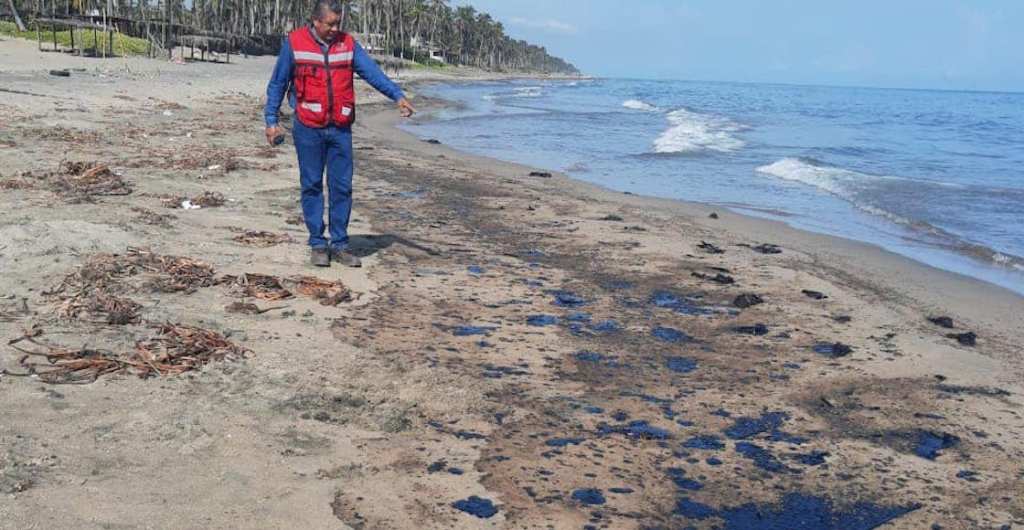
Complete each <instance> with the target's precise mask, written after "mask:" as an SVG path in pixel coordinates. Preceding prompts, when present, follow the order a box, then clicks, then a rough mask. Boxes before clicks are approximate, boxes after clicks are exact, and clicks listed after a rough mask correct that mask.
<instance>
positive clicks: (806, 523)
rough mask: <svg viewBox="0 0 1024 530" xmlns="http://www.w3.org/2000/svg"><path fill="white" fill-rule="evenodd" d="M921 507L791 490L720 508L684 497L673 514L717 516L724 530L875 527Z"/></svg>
mask: <svg viewBox="0 0 1024 530" xmlns="http://www.w3.org/2000/svg"><path fill="white" fill-rule="evenodd" d="M920 507H921V506H920V505H919V504H909V505H903V506H882V505H877V504H873V503H870V502H858V503H854V504H851V505H849V506H844V507H839V506H836V505H835V504H834V503H833V501H831V500H830V499H828V498H825V497H816V496H813V495H807V494H803V493H789V494H787V495H785V496H784V497H783V498H782V500H781V501H780V502H779V503H778V504H768V505H765V504H755V503H750V504H744V505H742V506H738V507H734V508H723V509H720V510H716V509H714V508H712V507H711V506H708V505H706V504H702V503H700V502H697V501H694V500H691V499H689V498H686V497H684V498H681V499H679V500H678V501H677V503H676V509H675V512H674V513H675V514H676V515H678V516H680V517H682V518H686V519H691V520H696V521H703V520H705V519H711V518H718V519H721V520H722V522H723V523H724V526H723V527H722V528H724V529H725V530H796V529H807V530H811V529H813V530H872V529H874V528H878V527H879V526H882V525H884V524H886V523H888V522H891V521H893V520H895V519H897V518H899V517H901V516H903V515H906V514H908V513H910V512H913V511H915V510H917V509H920Z"/></svg>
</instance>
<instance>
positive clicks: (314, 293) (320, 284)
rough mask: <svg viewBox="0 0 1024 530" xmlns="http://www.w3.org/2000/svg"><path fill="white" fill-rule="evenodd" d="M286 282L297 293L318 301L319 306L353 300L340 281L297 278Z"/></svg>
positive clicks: (305, 277) (334, 304)
mask: <svg viewBox="0 0 1024 530" xmlns="http://www.w3.org/2000/svg"><path fill="white" fill-rule="evenodd" d="M288 281H289V283H291V284H293V285H294V289H295V290H296V291H298V292H299V293H301V294H304V295H306V296H308V297H310V298H313V299H315V300H319V301H320V305H324V306H337V305H338V304H341V303H344V302H351V301H352V300H353V298H352V291H350V290H349V289H348V288H347V287H345V285H344V284H343V283H341V282H340V281H333V282H332V281H327V280H321V279H319V278H315V277H313V276H298V277H295V278H290V279H289V280H288Z"/></svg>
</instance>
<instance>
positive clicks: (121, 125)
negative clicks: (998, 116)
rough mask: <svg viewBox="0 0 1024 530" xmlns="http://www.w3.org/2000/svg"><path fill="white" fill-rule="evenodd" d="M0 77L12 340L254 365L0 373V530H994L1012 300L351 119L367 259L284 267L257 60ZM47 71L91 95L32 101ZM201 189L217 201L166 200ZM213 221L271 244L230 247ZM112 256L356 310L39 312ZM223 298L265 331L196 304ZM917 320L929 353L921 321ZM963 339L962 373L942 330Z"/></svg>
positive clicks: (1001, 521)
mask: <svg viewBox="0 0 1024 530" xmlns="http://www.w3.org/2000/svg"><path fill="white" fill-rule="evenodd" d="M0 61H3V62H0V66H2V68H0V88H4V89H7V90H9V92H6V93H4V99H3V101H2V103H0V110H2V111H3V113H4V121H3V125H2V128H0V162H2V164H0V175H2V176H3V178H2V179H0V183H3V182H7V181H9V180H12V179H15V180H17V179H20V182H27V184H19V185H18V186H5V187H3V188H0V194H2V195H3V196H4V198H5V199H6V202H7V204H9V205H16V207H12V208H8V209H5V210H4V211H3V212H2V213H0V268H2V270H3V271H4V272H3V275H2V277H0V296H6V297H7V298H6V299H2V300H0V337H3V338H5V339H15V338H17V337H19V336H22V335H24V334H25V330H26V329H27V328H31V327H32V326H36V328H35V329H37V330H41V332H42V334H41V335H40V336H38V337H37V339H38V340H39V341H41V342H45V343H47V344H54V345H60V346H63V347H66V348H79V347H82V345H83V344H85V345H87V346H88V347H90V348H96V349H105V350H110V351H115V352H120V351H131V350H133V349H134V348H136V347H137V345H138V343H139V342H140V341H146V340H148V339H149V338H151V337H152V336H153V334H154V333H155V331H154V328H153V327H152V323H163V322H172V323H180V324H184V325H189V326H196V327H200V328H203V329H208V330H212V331H215V332H217V333H220V334H222V335H223V336H225V337H226V339H227V340H230V341H232V342H234V343H236V344H237V345H239V346H240V347H244V348H247V349H249V350H251V352H250V353H248V354H247V355H246V357H245V358H244V359H239V360H235V361H223V362H213V363H210V364H208V365H206V366H205V367H204V368H202V369H201V370H198V371H193V372H188V373H186V374H183V375H178V376H169V377H161V378H150V379H140V378H138V377H135V376H133V375H131V374H130V373H124V372H122V373H117V374H111V375H106V376H103V377H101V378H99V380H97V381H96V382H94V383H91V384H85V385H50V384H46V383H45V382H43V381H41V380H39V379H38V378H24V377H16V376H12V375H4V376H2V377H0V399H2V400H3V402H4V403H5V406H4V407H3V408H2V409H0V447H2V452H0V493H2V494H3V495H2V496H0V515H2V518H0V527H5V528H26V527H32V526H36V527H41V528H53V527H75V528H109V527H117V526H125V527H154V528H165V527H178V528H181V527H187V528H239V527H243V528H285V527H291V528H294V527H304V528H338V527H350V528H367V529H369V528H537V527H541V528H543V527H551V528H585V527H587V526H588V525H589V526H590V527H593V528H686V527H694V528H702V529H703V528H715V527H725V528H765V527H770V526H768V525H769V524H774V525H776V526H775V527H779V528H793V527H797V525H800V524H803V525H805V527H808V528H874V527H879V526H882V525H885V524H888V526H885V527H886V528H913V529H917V528H929V527H931V526H932V525H933V524H939V525H941V527H942V528H965V529H966V528H1000V527H1002V526H1003V525H1020V524H1024V504H1022V501H1021V499H1022V498H1024V466H1022V464H1021V461H1022V460H1021V456H1022V449H1024V444H1022V442H1021V441H1020V440H1021V436H1020V435H1021V433H1022V427H1024V418H1022V417H1021V397H1020V396H1021V393H1022V392H1024V385H1022V384H1021V383H1020V381H1021V380H1022V379H1021V375H1022V370H1021V366H1022V365H1021V359H1020V357H1019V344H1020V341H1021V338H1022V337H1021V331H1020V330H1021V329H1022V324H1024V322H1022V319H1024V301H1022V300H1021V298H1020V297H1018V296H1015V295H1013V294H1011V293H1009V292H1007V291H1004V290H1001V289H998V288H995V287H992V286H989V285H987V284H983V283H980V282H975V281H972V280H969V279H965V278H963V277H959V276H956V275H953V274H948V273H945V272H942V271H938V270H934V269H929V268H927V267H924V266H921V265H918V264H916V263H914V262H911V261H909V260H906V259H903V258H899V257H897V256H895V255H892V254H890V253H886V252H884V251H882V250H879V249H877V248H874V247H870V246H867V245H861V244H857V243H853V242H849V241H845V240H840V239H835V238H829V237H826V236H819V235H814V234H808V233H804V232H800V231H797V230H793V229H791V228H788V227H786V226H784V225H781V224H778V223H772V222H766V221H763V220H755V219H750V218H746V217H742V216H738V215H735V214H732V213H730V212H727V211H720V210H719V211H716V212H714V213H716V214H717V216H718V218H717V219H712V218H710V217H709V215H710V214H711V213H712V210H711V209H709V208H707V207H705V206H701V205H696V204H688V203H682V202H678V201H665V200H657V199H651V198H643V197H636V196H628V195H624V194H621V193H615V192H611V191H608V190H602V189H599V188H596V187H593V186H589V185H586V184H583V183H580V182H576V181H572V180H569V179H567V178H565V176H563V175H557V174H556V175H553V176H552V177H551V178H544V177H530V176H528V175H529V172H530V171H532V170H531V169H530V168H525V167H521V166H517V165H514V164H507V163H502V162H497V161H493V160H488V159H483V158H479V157H473V156H469V155H465V154H462V153H458V152H455V151H452V150H450V149H448V148H446V147H445V146H443V145H435V144H429V143H425V142H422V141H419V140H418V139H416V138H415V137H412V136H411V135H408V134H405V133H403V132H401V131H398V130H396V129H395V128H394V127H393V125H394V123H395V122H396V120H397V118H396V116H395V112H394V110H393V109H392V108H391V107H383V106H376V107H375V106H372V105H364V106H363V107H362V111H361V116H360V125H359V126H358V129H357V131H356V153H357V157H358V163H357V176H356V183H355V188H356V195H357V199H356V209H355V212H354V216H353V217H354V222H353V225H352V233H353V234H354V238H353V244H354V246H355V248H356V249H357V251H358V252H359V253H361V254H362V255H363V256H365V260H364V261H365V266H364V267H363V268H362V269H357V270H356V269H342V268H340V267H337V266H335V267H332V268H331V269H328V270H315V269H313V268H312V267H310V266H308V265H307V255H306V249H305V247H304V245H303V241H304V229H303V227H302V226H300V225H296V224H294V223H295V217H296V215H297V214H298V213H299V206H298V190H297V182H296V178H295V174H296V165H295V160H294V154H293V152H292V151H291V149H290V141H289V145H286V146H283V147H282V148H279V149H270V148H266V147H263V146H262V145H261V141H262V125H261V110H262V109H261V102H262V98H261V96H260V94H261V93H262V90H263V86H264V83H265V80H264V79H263V78H264V77H265V75H267V72H269V69H270V65H271V61H270V60H269V59H252V60H241V61H240V63H239V64H238V65H233V66H231V67H217V66H214V65H188V66H184V67H179V66H175V67H171V66H170V65H166V63H158V62H155V61H135V62H130V63H125V64H130V65H131V68H130V69H128V70H126V69H124V68H120V69H116V70H107V71H104V72H96V71H95V70H92V69H93V68H95V66H96V65H97V64H103V63H98V62H97V61H90V60H88V59H77V58H67V57H59V56H53V55H50V54H42V55H39V54H38V53H37V52H34V50H32V49H30V48H28V47H27V46H22V45H20V44H17V43H13V44H12V43H11V42H9V41H8V42H0ZM26 61H36V62H37V63H38V65H37V66H35V67H29V66H27V64H28V63H27V62H26ZM50 62H52V63H54V64H60V65H64V64H67V65H70V66H72V67H74V66H82V67H86V68H88V69H89V70H87V71H85V72H73V73H72V77H70V78H68V79H63V80H57V81H55V80H54V79H53V78H51V77H49V76H48V75H47V74H46V71H45V69H48V68H52V67H55V66H52V65H51V64H49V63H50ZM227 68H231V70H230V72H231V76H230V78H228V79H222V77H223V76H222V75H221V72H222V71H224V70H225V69H227ZM167 69H170V70H169V71H165V70H167ZM58 83H60V84H58ZM11 90H13V91H17V92H10V91H11ZM8 95H9V96H10V97H9V98H8V97H7V96H8ZM418 101H419V103H418V104H419V105H420V106H421V107H422V108H423V110H429V109H430V108H432V107H434V106H436V105H440V104H441V103H440V102H428V101H425V100H422V99H420V100H418ZM62 161H90V162H91V161H98V162H102V163H104V164H108V165H109V166H110V168H111V169H112V171H113V172H114V173H116V174H119V175H120V176H121V177H122V178H123V179H124V180H125V181H126V182H128V183H129V184H130V185H131V186H132V193H131V194H130V195H116V196H102V195H101V196H91V197H88V196H87V197H82V196H80V195H71V194H68V193H64V192H62V190H61V189H59V188H54V187H53V186H50V185H48V184H47V183H48V182H50V180H47V178H48V177H46V175H44V174H45V173H47V172H51V173H52V172H57V171H58V168H59V167H60V165H61V162H62ZM23 172H33V173H32V175H29V176H23V175H22V173H23ZM205 192H216V193H220V194H223V196H224V197H225V198H226V203H225V204H224V205H222V206H219V207H210V208H201V209H197V210H182V209H171V208H167V207H166V206H167V204H168V203H175V202H176V201H177V199H180V198H182V197H190V198H194V197H197V196H200V195H202V194H203V193H205ZM244 230H258V231H267V232H271V233H272V234H278V235H287V236H290V241H285V242H281V243H278V244H275V245H272V246H267V247H257V246H250V245H247V244H244V243H242V242H239V241H238V240H236V237H237V236H238V235H239V234H240V233H242V232H241V231H244ZM243 241H244V239H243ZM702 242H706V243H709V244H710V245H704V246H703V248H701V243H702ZM763 244H772V245H777V246H778V249H779V250H781V253H776V254H764V253H761V252H758V251H756V250H754V248H755V247H758V246H760V245H763ZM129 247H145V248H151V249H152V251H154V252H156V253H159V254H163V255H173V256H182V257H190V258H195V259H198V260H202V261H204V262H206V263H209V264H210V265H212V266H213V267H214V269H215V271H216V275H217V276H218V277H222V276H223V275H234V276H238V275H242V274H245V273H250V274H264V275H273V276H277V277H281V278H289V277H292V276H296V275H310V276H316V277H319V278H321V279H323V280H329V281H341V282H342V283H344V284H345V286H346V287H347V288H348V289H350V290H351V292H352V295H353V300H352V301H350V302H343V303H341V304H339V305H338V306H332V305H323V304H321V303H320V302H319V301H318V300H316V299H313V298H310V297H307V296H302V295H296V296H294V297H293V298H290V299H287V300H280V301H265V300H260V299H254V298H252V297H251V296H250V297H248V298H241V297H240V295H241V296H244V295H245V293H244V292H242V293H240V292H239V289H237V286H233V285H230V284H218V285H212V286H208V287H199V288H196V289H195V290H194V291H192V292H189V291H188V290H186V291H182V292H174V293H166V292H162V291H160V290H159V289H155V288H154V287H153V284H152V283H147V282H143V281H139V278H135V277H127V278H123V279H118V281H117V284H118V286H119V288H120V289H121V290H120V291H119V292H120V293H122V294H123V295H124V296H125V297H126V298H129V299H131V300H133V301H135V302H136V303H138V304H140V305H141V309H140V315H141V316H140V319H139V321H138V322H136V323H128V324H123V325H116V324H99V323H97V322H96V319H95V318H91V317H83V316H78V317H69V316H67V315H64V314H61V313H60V311H59V309H60V307H61V303H62V302H61V300H60V295H59V294H52V293H51V294H47V293H48V292H51V291H52V290H53V289H54V288H55V287H56V286H58V285H60V284H61V282H62V281H63V280H64V279H65V277H66V275H68V274H72V273H74V272H75V271H76V270H78V268H79V267H81V266H82V265H83V264H86V263H88V262H89V260H90V259H93V258H94V257H95V255H96V254H100V253H118V254H121V255H124V253H125V252H126V249H128V248H129ZM716 248H717V249H718V251H721V253H714V252H717V251H716V250H715V249H716ZM729 280H731V282H730V281H729ZM805 290H806V291H813V292H812V293H810V294H806V293H804V292H803V291H805ZM815 293H819V294H820V295H821V296H817V295H815ZM250 294H251V293H250ZM751 295H756V297H755V296H751ZM811 295H814V296H813V297H812V296H811ZM240 301H241V302H246V303H255V304H256V305H257V306H258V307H259V308H261V309H265V308H270V307H277V306H287V307H286V308H284V309H277V310H272V311H268V312H265V313H262V314H256V315H247V314H239V313H235V312H229V311H228V310H227V308H228V307H229V306H231V304H233V303H235V302H240ZM759 301H760V303H756V302H759ZM751 304H753V305H751ZM741 306H743V307H741ZM26 307H27V309H28V311H27V312H26V311H25V308H26ZM940 315H942V316H950V317H952V319H953V320H954V323H955V326H956V329H953V330H949V329H945V328H942V327H939V326H936V325H934V324H932V323H931V322H929V321H928V320H927V318H928V317H934V316H940ZM967 331H972V332H975V333H976V334H977V336H978V339H977V344H976V345H975V346H973V347H970V346H964V345H961V344H960V343H959V342H958V341H957V340H955V339H952V338H948V337H947V336H946V335H947V334H951V333H965V332H967ZM836 343H840V344H839V345H837V344H836ZM842 346H849V350H847V349H846V348H844V347H842ZM816 350H817V351H816ZM20 357H21V355H20V354H19V353H18V352H17V351H16V350H14V349H12V348H10V347H8V348H6V350H5V351H4V352H3V355H0V366H2V367H3V368H4V369H7V370H10V371H11V372H13V373H20V372H22V371H23V368H22V367H21V365H20V363H19V360H20ZM460 501H471V502H460ZM460 508H461V509H460ZM463 510H466V511H463ZM470 512H472V513H470Z"/></svg>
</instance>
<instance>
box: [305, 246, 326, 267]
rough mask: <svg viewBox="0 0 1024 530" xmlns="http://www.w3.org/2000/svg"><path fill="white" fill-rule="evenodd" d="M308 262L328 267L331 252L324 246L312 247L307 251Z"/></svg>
mask: <svg viewBox="0 0 1024 530" xmlns="http://www.w3.org/2000/svg"><path fill="white" fill-rule="evenodd" d="M309 262H310V263H312V264H313V265H315V266H317V267H330V266H331V254H330V253H329V252H328V251H327V249H326V248H314V249H313V250H311V251H310V252H309Z"/></svg>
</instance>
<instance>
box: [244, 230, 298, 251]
mask: <svg viewBox="0 0 1024 530" xmlns="http://www.w3.org/2000/svg"><path fill="white" fill-rule="evenodd" d="M231 239H232V241H235V242H237V243H241V244H243V245H249V246H251V247H262V248H266V247H273V246H275V245H280V244H282V243H289V242H291V241H292V237H291V236H289V235H288V234H275V233H273V232H267V231H263V230H245V231H244V232H242V233H240V234H238V235H236V236H235V237H232V238H231Z"/></svg>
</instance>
